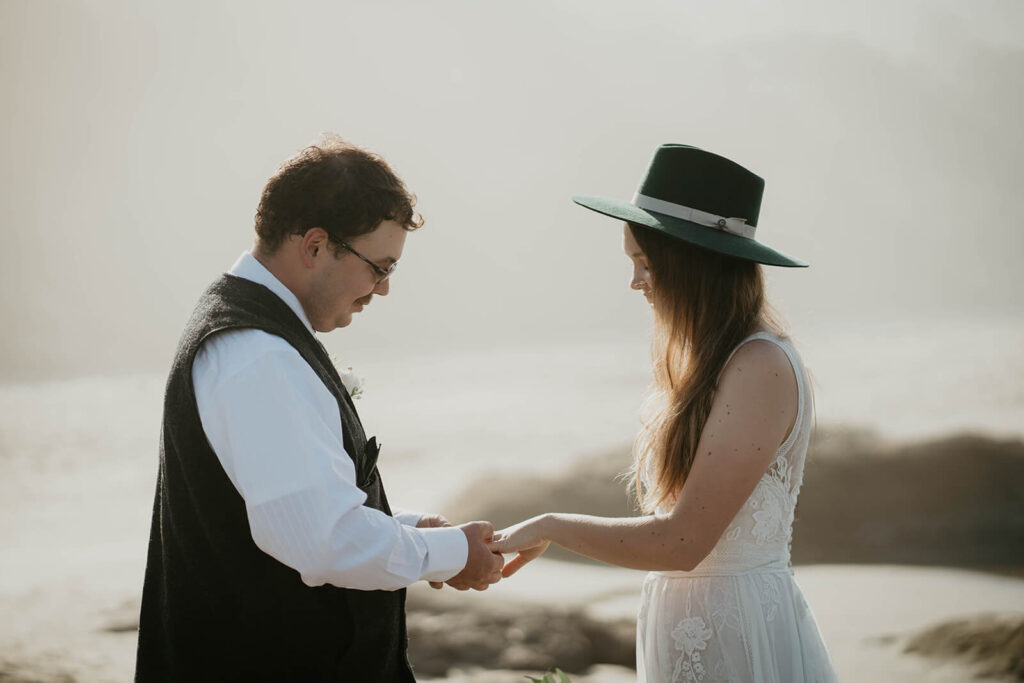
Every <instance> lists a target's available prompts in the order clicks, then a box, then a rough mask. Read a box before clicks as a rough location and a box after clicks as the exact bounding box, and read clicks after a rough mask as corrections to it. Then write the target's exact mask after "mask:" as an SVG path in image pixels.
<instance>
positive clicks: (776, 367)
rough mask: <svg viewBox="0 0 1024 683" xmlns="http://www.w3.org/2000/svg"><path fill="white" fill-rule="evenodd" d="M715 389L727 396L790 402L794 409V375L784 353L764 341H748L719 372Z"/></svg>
mask: <svg viewBox="0 0 1024 683" xmlns="http://www.w3.org/2000/svg"><path fill="white" fill-rule="evenodd" d="M718 388H719V391H726V392H728V391H729V390H730V389H733V390H738V391H742V392H744V393H748V392H754V393H755V394H756V395H758V396H759V397H760V398H762V399H765V400H780V399H782V400H785V399H790V400H792V401H793V404H794V406H795V401H796V396H797V393H798V389H797V382H796V375H795V374H794V370H793V366H792V364H791V363H790V362H789V357H788V356H787V355H786V352H785V351H783V350H782V348H781V347H779V345H778V344H775V343H773V342H770V341H767V340H765V339H754V340H751V341H749V342H747V343H746V344H743V345H742V346H740V348H739V349H737V350H736V353H734V354H733V356H732V358H730V359H729V362H728V363H726V365H725V368H724V369H723V371H722V377H721V379H720V380H719V382H718ZM788 402H789V401H787V403H788Z"/></svg>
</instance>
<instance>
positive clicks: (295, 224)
mask: <svg viewBox="0 0 1024 683" xmlns="http://www.w3.org/2000/svg"><path fill="white" fill-rule="evenodd" d="M415 205H416V197H415V195H413V194H410V193H409V191H408V190H406V189H405V184H404V183H402V181H401V179H400V178H399V177H398V176H396V175H395V173H394V171H392V170H391V167H389V166H388V164H387V162H385V161H384V160H383V159H381V158H380V157H379V156H377V155H376V154H373V153H371V152H367V151H366V150H364V149H361V148H359V147H356V146H355V145H353V144H350V143H348V142H345V141H344V140H342V139H341V138H340V137H338V136H337V135H334V134H326V135H324V136H323V138H322V139H321V140H320V141H319V142H317V143H316V144H314V145H310V146H309V147H306V148H305V149H303V150H302V151H300V152H299V153H298V154H296V155H295V156H293V157H292V158H291V159H288V160H287V161H285V162H284V163H283V164H281V166H280V168H279V169H278V170H277V173H275V174H274V175H273V177H271V178H270V180H268V181H267V184H266V186H265V187H264V188H263V194H262V196H261V197H260V204H259V208H257V210H256V234H257V235H259V241H260V245H261V247H262V248H264V249H266V250H267V251H270V252H273V251H275V250H276V249H277V248H278V247H279V246H280V245H281V243H283V242H284V241H285V239H287V237H288V236H289V235H305V234H306V232H307V231H308V230H310V229H311V228H317V227H319V228H323V229H324V230H326V231H327V232H328V233H330V234H331V235H332V236H333V237H335V238H337V239H340V240H348V239H352V238H355V237H359V236H360V235H365V234H366V233H368V232H372V231H373V230H374V229H375V228H376V227H377V226H378V225H380V223H381V222H382V221H385V220H392V221H395V222H396V223H399V224H401V225H402V226H404V227H405V229H406V230H415V229H416V228H418V227H420V226H422V225H423V218H422V216H420V215H419V214H418V213H416V212H415V211H414V210H413V207H414V206H415Z"/></svg>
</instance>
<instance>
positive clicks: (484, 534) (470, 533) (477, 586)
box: [445, 522, 505, 591]
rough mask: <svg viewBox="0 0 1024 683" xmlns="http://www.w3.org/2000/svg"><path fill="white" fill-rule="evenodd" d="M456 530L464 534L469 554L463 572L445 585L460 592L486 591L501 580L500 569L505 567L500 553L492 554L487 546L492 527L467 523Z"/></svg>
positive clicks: (485, 524)
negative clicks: (470, 590)
mask: <svg viewBox="0 0 1024 683" xmlns="http://www.w3.org/2000/svg"><path fill="white" fill-rule="evenodd" d="M458 528H459V529H462V533H464V534H466V540H467V541H468V542H469V554H468V555H467V557H466V566H465V567H464V568H463V570H462V571H461V572H459V573H458V574H456V575H455V576H453V577H452V578H450V579H448V581H446V582H445V583H447V584H448V585H449V586H451V587H452V588H454V589H456V590H460V591H465V590H469V589H470V588H472V589H474V590H478V591H483V590H487V587H488V586H490V585H491V584H492V583H498V581H500V580H501V569H502V567H504V566H505V558H503V557H502V556H501V554H500V553H492V552H491V550H490V548H489V547H488V546H487V543H488V542H489V541H490V540H491V536H493V535H494V526H493V525H492V524H491V523H490V522H467V523H466V524H460V525H459V527H458Z"/></svg>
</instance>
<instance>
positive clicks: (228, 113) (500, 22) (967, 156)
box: [0, 0, 1024, 379]
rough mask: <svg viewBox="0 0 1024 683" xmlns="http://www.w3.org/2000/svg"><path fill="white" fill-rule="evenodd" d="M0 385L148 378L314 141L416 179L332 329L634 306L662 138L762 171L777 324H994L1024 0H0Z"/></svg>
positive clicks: (482, 331)
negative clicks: (334, 140)
mask: <svg viewBox="0 0 1024 683" xmlns="http://www.w3.org/2000/svg"><path fill="white" fill-rule="evenodd" d="M0 88H2V92H3V106H2V108H0V123H2V127H0V131H2V135H3V145H2V148H3V158H2V161H0V172H2V185H0V206H2V207H3V211H2V213H0V230H2V249H0V286H2V292H3V296H2V302H0V320H3V323H2V324H3V328H4V332H3V335H2V338H0V379H3V378H27V377H38V376H63V375H68V374H76V373H95V372H118V371H135V370H139V369H148V370H163V369H165V368H166V366H167V364H168V362H169V359H170V357H171V354H172V352H173V348H174V344H175V343H176V340H177V335H178V333H179V332H180V329H181V326H182V324H183V323H184V321H185V319H186V317H187V315H188V313H189V311H190V310H191V308H192V305H193V304H194V302H195V299H196V297H197V296H198V295H199V293H200V292H201V291H202V289H203V288H204V287H205V285H206V284H208V283H209V282H210V281H211V280H212V279H213V278H214V277H216V276H217V274H218V273H219V272H221V271H223V270H225V269H226V268H228V267H229V266H230V265H231V263H232V262H233V261H234V259H235V258H236V257H237V256H238V254H239V253H241V252H242V251H243V250H244V249H246V248H248V246H249V244H250V242H251V235H252V215H253V212H254V210H255V206H256V202H257V200H258V197H259V193H260V190H261V188H262V185H263V183H264V182H265V181H266V179H267V177H268V176H269V175H270V174H271V173H272V172H273V171H274V169H275V167H276V165H277V163H278V162H279V161H281V160H282V159H284V158H286V157H288V156H290V155H291V154H292V153H293V152H294V151H295V150H297V149H298V148H299V147H301V146H303V145H304V144H306V143H308V142H310V141H311V140H313V139H314V138H315V136H316V134H317V133H318V132H320V131H324V130H331V131H335V132H337V133H339V134H341V135H342V136H344V137H346V138H348V139H350V140H352V141H354V142H356V143H358V144H361V145H363V146H366V147H368V148H370V149H372V150H374V151H376V152H378V153H380V154H382V155H383V156H384V157H385V158H387V159H388V160H389V161H390V162H391V163H392V165H393V167H394V168H395V169H396V170H397V171H398V173H399V174H400V175H401V176H402V177H403V178H404V179H405V180H406V182H407V184H408V185H409V187H410V188H411V189H412V190H413V191H414V192H416V193H417V195H418V196H419V198H420V203H419V208H420V210H421V211H422V213H423V214H424V216H425V217H426V220H427V225H426V227H425V228H424V229H423V230H422V232H420V233H417V234H415V235H413V236H411V237H410V239H409V241H408V243H407V247H406V254H405V258H404V259H403V263H402V266H401V270H400V272H399V273H398V274H397V275H396V276H395V280H394V282H393V285H392V294H391V296H389V297H387V298H386V299H383V300H378V301H376V302H375V303H374V304H373V305H372V306H370V307H369V308H368V309H367V311H366V312H365V313H363V314H360V315H359V316H357V319H356V322H355V324H354V325H353V326H352V327H351V328H349V329H346V330H344V331H342V332H338V333H336V334H335V335H332V336H331V337H330V338H329V339H330V344H329V345H331V346H332V348H338V347H339V346H345V345H349V344H350V345H352V346H353V347H356V348H359V349H362V352H363V353H368V352H369V351H368V349H377V350H378V351H379V352H380V353H411V352H414V351H415V350H417V349H434V350H436V349H439V348H442V347H445V346H451V347H454V348H473V347H480V346H483V345H491V344H498V345H516V344H533V343H545V342H546V341H549V340H559V341H565V340H571V339H576V338H580V339H583V338H594V337H602V336H609V337H615V336H617V335H621V334H622V332H623V330H629V329H634V328H636V327H638V326H645V325H647V313H646V312H645V311H644V310H643V306H642V305H639V302H638V301H637V297H636V296H635V294H632V293H630V292H629V291H628V288H627V286H626V285H627V281H628V273H629V269H628V263H627V261H626V259H625V258H624V257H623V256H622V255H621V252H620V239H621V237H620V234H621V233H620V228H619V226H618V225H616V224H615V222H614V221H612V220H611V219H603V218H602V217H600V216H598V215H597V214H593V213H591V212H588V211H585V210H583V209H580V208H578V207H576V206H575V205H573V204H572V203H571V202H570V201H569V195H570V194H574V193H583V194H605V195H609V196H618V197H623V198H629V197H630V196H632V193H633V191H634V189H635V187H636V184H637V181H638V180H639V178H640V176H641V174H642V173H643V171H644V169H645V167H646V165H647V162H648V160H649V158H650V156H651V153H652V152H653V150H654V148H655V147H656V146H657V145H658V144H660V143H663V142H681V143H687V144H693V145H697V146H700V147H704V148H706V149H710V150H712V151H715V152H717V153H719V154H722V155H724V156H727V157H730V158H732V159H734V160H736V161H737V162H739V163H741V164H743V165H744V166H747V167H748V168H750V169H751V170H753V171H755V172H757V173H758V174H760V175H762V176H763V177H765V178H766V181H767V187H766V195H765V200H764V203H763V205H762V211H761V220H760V222H759V228H758V236H759V238H760V239H762V240H764V241H765V242H766V243H768V244H770V245H772V246H776V247H778V248H780V249H781V250H783V251H786V252H789V253H792V254H795V255H798V256H800V257H802V258H804V259H806V260H808V261H810V262H811V264H812V268H811V269H809V270H807V271H776V272H773V274H772V279H771V283H772V291H773V293H774V295H775V298H776V300H777V302H778V304H779V305H780V307H781V308H782V309H783V311H785V312H786V313H787V314H788V316H789V318H790V319H791V320H792V321H793V323H794V325H796V326H797V327H798V328H799V326H800V325H801V324H809V323H813V322H817V321H822V320H840V321H841V320H864V321H865V324H870V323H871V321H874V320H877V319H885V318H892V317H898V316H928V317H931V316H936V315H950V316H962V315H968V314H984V315H993V316H1003V317H1005V316H1013V317H1020V316H1022V315H1024V287H1022V286H1021V276H1020V274H1019V265H1020V264H1021V262H1022V257H1024V220H1022V219H1021V217H1020V215H1021V212H1020V208H1019V207H1018V205H1017V202H1018V201H1019V199H1020V195H1021V191H1022V189H1024V182H1022V181H1024V172H1022V170H1024V161H1022V160H1024V133H1022V130H1024V127H1022V125H1021V123H1020V122H1021V121H1022V120H1024V4H1022V3H1020V2H1017V1H1016V0H1008V1H1007V2H971V3H965V2H933V1H929V2H899V3H893V2H889V1H888V0H882V1H873V2H868V3H836V2H828V3H822V2H785V3H753V2H752V3H735V2H716V3H709V2H680V1H678V0H677V1H672V2H669V1H660V2H635V3H619V2H603V1H596V0H580V1H576V2H567V1H558V0H554V1H546V2H520V3H515V4H514V5H508V4H506V5H502V6H498V5H496V4H494V3H455V2H434V1H429V2H428V1H426V0H414V1H410V2H395V3H390V2H383V3H374V4H372V5H370V3H358V4H357V3H348V2H322V3H303V2H288V3H285V2H279V3H269V2H248V1H247V2H242V1H238V2H214V1H210V0H204V1H203V2H174V3H167V2H136V1H133V2H109V1H102V2H101V1H88V2H52V1H47V2H38V1H34V0H24V1H22V0H0Z"/></svg>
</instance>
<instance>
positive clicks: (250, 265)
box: [228, 251, 315, 334]
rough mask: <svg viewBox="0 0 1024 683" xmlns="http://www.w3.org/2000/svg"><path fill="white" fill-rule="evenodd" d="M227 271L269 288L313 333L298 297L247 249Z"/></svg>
mask: <svg viewBox="0 0 1024 683" xmlns="http://www.w3.org/2000/svg"><path fill="white" fill-rule="evenodd" d="M228 273H230V274H231V275H234V276H236V277H240V278H243V279H245V280H249V281H250V282H255V283H256V284H258V285H263V286H264V287H266V288H267V289H269V290H270V291H271V292H273V293H274V294H276V295H277V296H278V298H279V299H281V301H283V302H285V303H286V304H288V308H290V309H292V311H293V312H294V313H295V315H297V316H299V320H301V321H302V324H303V325H305V326H306V329H308V330H309V331H310V332H311V333H313V326H312V325H310V324H309V318H307V317H306V311H305V310H303V308H302V304H301V303H299V298H298V297H297V296H295V294H293V293H292V290H290V289H288V288H287V287H285V285H284V283H283V282H281V281H280V280H278V279H277V278H276V277H274V274H273V273H271V272H270V271H269V270H267V267H266V266H264V265H263V264H262V263H260V262H259V261H257V260H256V257H255V256H253V255H252V254H251V253H249V252H248V251H247V252H245V253H243V254H242V255H241V256H239V257H238V260H237V261H235V265H233V266H231V270H229V271H228ZM314 334H315V333H314Z"/></svg>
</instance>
